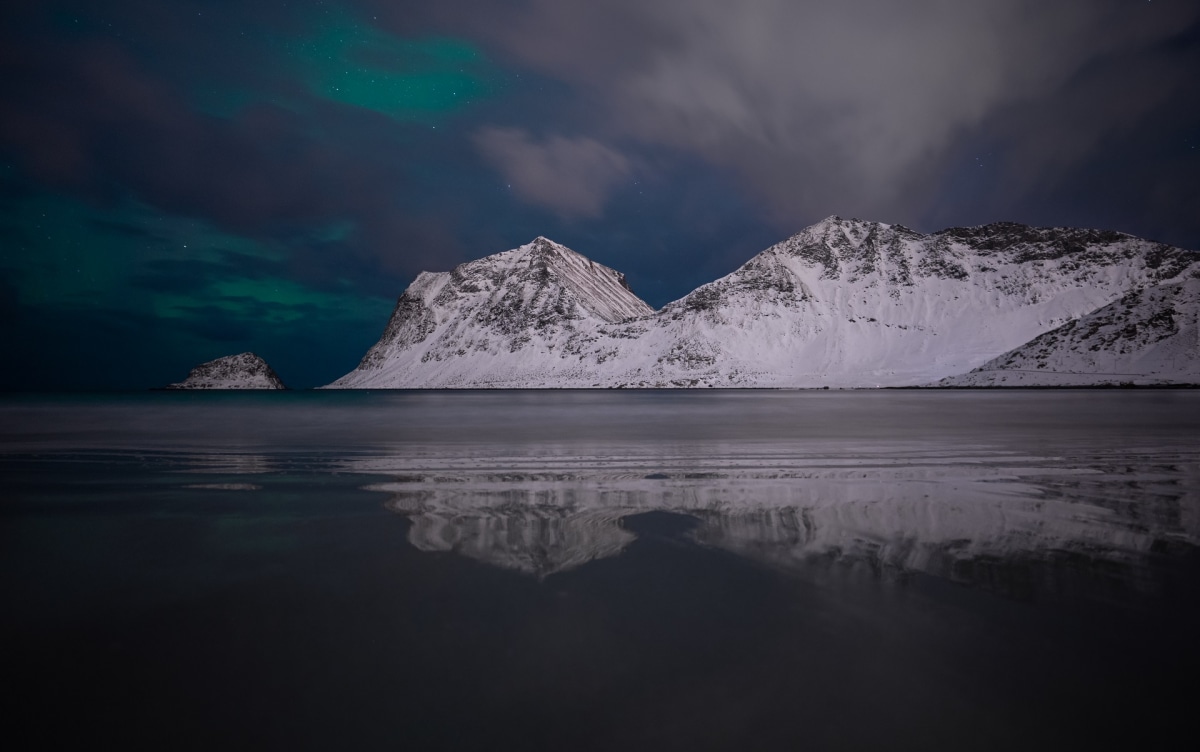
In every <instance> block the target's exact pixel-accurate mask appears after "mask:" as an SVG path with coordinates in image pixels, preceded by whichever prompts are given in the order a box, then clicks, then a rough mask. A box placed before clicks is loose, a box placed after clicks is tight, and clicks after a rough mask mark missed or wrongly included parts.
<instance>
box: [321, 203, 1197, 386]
mask: <svg viewBox="0 0 1200 752" xmlns="http://www.w3.org/2000/svg"><path fill="white" fill-rule="evenodd" d="M1189 276H1200V262H1198V260H1197V257H1196V255H1195V254H1194V253H1192V252H1189V251H1185V250H1182V249H1178V248H1172V247H1170V246H1166V245H1164V244H1161V243H1153V242H1151V241H1146V240H1142V239H1139V238H1135V237H1133V236H1130V235H1126V234H1123V233H1119V232H1115V231H1108V230H1090V229H1078V228H1036V227H1027V226H1025V225H1020V224H1017V223H1012V222H998V223H993V224H990V225H981V226H979V227H972V228H948V229H946V230H942V231H939V232H936V233H932V234H928V235H926V234H922V233H919V232H916V231H914V230H911V229H909V228H906V227H903V226H901V225H888V224H884V223H879V222H869V221H863V220H857V219H849V220H847V219H842V218H840V217H837V216H832V217H828V218H826V219H824V220H822V221H821V222H818V223H816V224H814V225H812V226H810V227H808V228H805V229H803V230H801V231H800V232H798V233H796V234H794V235H792V236H791V237H789V238H787V239H786V240H784V241H782V242H780V243H777V244H775V245H773V246H771V247H770V248H767V249H766V250H764V251H762V252H761V253H759V254H757V255H755V256H754V257H753V258H751V259H750V260H748V261H747V262H746V263H744V264H742V265H741V266H740V267H738V268H737V269H735V270H734V271H733V272H731V273H730V274H727V275H725V276H723V277H721V278H719V279H716V280H713V281H712V282H709V283H707V284H704V285H701V286H700V287H698V288H696V289H695V290H693V291H692V292H690V293H688V294H687V295H685V296H683V297H682V298H680V299H678V300H676V301H672V302H670V303H668V304H666V305H665V306H663V307H662V308H661V309H659V310H657V311H655V310H653V309H652V308H651V307H650V306H649V305H647V304H646V303H645V302H644V301H642V300H641V299H639V298H637V297H636V295H634V294H633V293H632V291H630V290H629V286H628V283H627V282H626V281H625V280H624V276H623V275H621V274H620V272H617V271H616V270H613V269H610V268H609V267H606V266H603V265H601V264H598V263H596V262H594V261H592V260H590V259H588V258H587V257H585V256H583V255H581V254H578V253H576V252H574V251H572V250H570V249H568V248H566V247H565V246H563V245H561V244H558V243H555V242H553V241H550V240H548V239H546V238H537V239H535V240H534V241H532V242H531V243H528V244H526V245H523V246H520V247H519V248H517V249H513V250H511V251H505V252H503V253H499V254H494V255H492V256H487V257H484V258H482V259H478V260H476V261H472V262H467V263H466V264H462V265H460V266H458V267H456V268H455V269H454V270H452V271H450V272H439V273H427V272H426V273H422V274H421V275H419V276H418V277H417V279H416V280H415V281H414V282H413V284H412V285H410V286H409V288H408V289H407V290H406V291H405V292H404V294H402V295H401V296H400V299H399V300H398V302H397V306H396V309H395V311H394V312H393V315H392V318H391V320H390V321H389V323H388V326H387V328H386V329H385V332H384V336H383V337H381V339H380V340H379V342H378V343H377V344H376V345H375V346H374V347H372V348H371V350H369V351H368V353H367V355H366V356H364V358H363V360H362V362H361V363H360V364H359V366H358V367H357V368H355V369H354V370H353V371H351V372H350V373H348V374H346V375H345V376H343V377H342V378H340V379H338V380H337V381H335V382H333V383H332V384H330V385H329V386H330V387H332V388H423V387H433V388H436V387H445V388H473V387H498V388H513V387H543V388H544V387H689V386H709V387H714V386H724V387H785V388H786V387H820V386H838V387H863V386H906V385H922V384H932V383H935V382H938V381H939V380H941V379H944V378H947V377H951V376H956V375H961V374H965V373H967V372H969V371H971V370H972V369H975V368H978V367H979V366H981V365H983V364H984V363H986V362H988V361H990V360H992V359H994V358H996V357H998V356H1000V355H1002V354H1004V353H1006V352H1009V351H1012V350H1014V349H1016V348H1019V347H1020V346H1022V345H1024V344H1025V343H1027V342H1029V341H1030V340H1032V339H1034V338H1036V337H1038V336H1040V335H1042V334H1044V333H1046V332H1048V331H1051V330H1053V329H1055V328H1057V327H1060V326H1063V325H1064V324H1066V323H1067V322H1070V321H1073V320H1076V319H1079V318H1080V317H1082V316H1085V315H1087V314H1089V313H1091V312H1093V311H1096V310H1098V309H1100V308H1102V307H1104V306H1105V305H1108V304H1110V303H1112V302H1113V301H1115V300H1117V299H1119V298H1121V297H1122V296H1123V295H1126V294H1128V293H1130V292H1131V291H1133V290H1136V289H1140V288H1147V287H1154V286H1157V285H1162V284H1168V283H1178V282H1182V281H1183V280H1184V279H1185V278H1186V277H1189ZM1188 374H1190V372H1188ZM1188 374H1184V375H1188ZM1168 378H1171V377H1168ZM1193 380H1200V379H1196V378H1195V377H1193Z"/></svg>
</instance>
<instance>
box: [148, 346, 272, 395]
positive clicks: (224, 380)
mask: <svg viewBox="0 0 1200 752" xmlns="http://www.w3.org/2000/svg"><path fill="white" fill-rule="evenodd" d="M286 388H287V387H285V386H284V385H283V382H282V381H280V380H279V377H278V376H277V375H275V371H273V370H272V369H271V366H269V365H267V362H266V361H265V360H263V359H262V358H260V357H258V356H257V355H255V354H254V353H250V352H244V353H240V354H238V355H226V356H225V357H223V358H217V359H216V360H210V361H208V362H207V363H201V364H200V365H198V366H196V367H195V368H193V369H192V370H191V372H190V373H188V377H187V378H186V379H184V380H183V381H181V382H179V383H176V384H170V385H168V386H167V389H286Z"/></svg>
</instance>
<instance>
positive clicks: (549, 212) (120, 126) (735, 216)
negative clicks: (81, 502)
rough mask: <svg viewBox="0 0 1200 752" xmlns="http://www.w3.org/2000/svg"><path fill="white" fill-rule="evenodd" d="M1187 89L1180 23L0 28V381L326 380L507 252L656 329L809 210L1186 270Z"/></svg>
mask: <svg viewBox="0 0 1200 752" xmlns="http://www.w3.org/2000/svg"><path fill="white" fill-rule="evenodd" d="M1198 69H1200V5H1197V4H1196V3H1195V2H1194V0H1154V2H1137V1H1135V0H1059V1H1058V2H1035V1H1034V0H976V1H975V2H949V1H948V0H908V1H906V2H894V0H841V1H840V2H834V1H833V0H807V1H806V2H793V1H791V0H744V1H743V2H740V3H731V2H726V1H725V0H654V2H645V1H644V0H606V1H605V2H592V1H590V0H505V1H504V2H495V0H444V1H443V2H439V3H429V2H422V1H418V0H414V1H413V2H397V1H396V0H344V1H343V2H340V3H339V2H324V3H296V2H294V1H290V0H261V1H259V2H253V3H237V2H230V1H228V0H112V1H111V2H104V3H95V2H86V1H85V0H12V1H11V2H9V3H5V4H4V5H3V6H0V219H2V221H0V266H3V271H4V275H3V276H4V279H3V280H0V282H2V287H0V292H3V294H4V296H5V297H4V300H3V301H0V315H3V317H4V320H5V321H6V322H11V325H10V326H9V327H8V330H9V333H8V340H7V341H6V345H8V349H7V350H6V352H8V353H10V354H12V355H13V356H14V357H18V356H19V357H20V358H22V359H24V360H26V361H30V362H32V361H34V360H36V359H38V358H41V359H42V360H40V361H38V363H39V364H40V365H38V366H37V367H36V368H33V369H32V370H26V371H23V372H21V373H20V374H17V373H15V372H14V374H10V375H8V376H6V379H7V380H5V381H3V384H5V385H8V386H12V385H13V384H17V383H18V382H21V383H43V382H42V381H40V380H42V379H49V381H46V382H44V383H45V384H47V385H55V384H58V385H76V386H78V385H82V384H83V383H84V382H85V381H87V382H88V383H91V384H94V385H119V384H127V385H136V386H144V385H154V384H155V383H165V382H166V381H167V380H174V379H178V378H180V377H181V376H182V375H183V374H185V373H186V371H187V368H188V367H190V366H191V365H194V364H195V363H196V362H199V361H201V360H206V359H210V358H212V357H217V356H219V355H223V354H227V353H228V352H231V351H241V350H254V351H256V352H259V353H260V354H262V355H264V357H267V359H268V360H269V361H270V362H271V363H272V365H274V366H275V367H276V368H277V370H279V371H280V373H281V374H283V376H284V378H285V379H286V380H287V381H288V383H294V384H299V385H306V384H317V383H324V382H327V381H329V380H332V379H333V378H336V377H337V376H339V375H341V374H342V373H344V372H345V371H346V370H348V369H349V368H351V367H352V366H353V365H354V363H355V362H356V360H357V359H358V357H359V356H361V354H362V352H363V351H365V349H366V348H367V347H368V346H369V345H370V344H371V342H372V341H373V339H374V338H375V337H377V336H378V334H379V332H380V331H381V330H382V328H383V326H384V323H385V320H386V310H384V309H385V308H387V305H386V302H387V300H388V299H394V296H395V295H397V294H398V293H399V292H400V291H401V290H402V289H403V287H404V285H405V284H406V283H407V282H408V281H409V280H411V278H412V277H413V276H414V275H415V274H416V273H417V272H418V271H421V270H429V271H442V270H446V269H449V268H451V267H453V266H454V265H455V264H456V263H459V262H461V261H465V260H467V259H469V258H475V257H479V256H482V255H485V254H488V253H495V252H497V251H501V250H505V249H508V248H512V247H515V246H516V245H518V244H520V243H523V242H527V241H528V240H530V239H532V238H533V237H535V236H537V235H548V236H550V237H553V238H555V239H556V240H559V241H560V242H564V243H566V244H568V245H570V246H572V247H574V248H575V249H576V250H579V251H580V252H583V253H586V254H588V255H590V256H592V257H594V258H596V259H597V260H598V261H600V262H601V263H605V264H608V265H611V266H614V267H617V268H619V269H621V270H623V271H625V272H626V273H627V274H628V275H629V279H630V282H631V284H632V285H633V287H634V288H635V289H636V290H637V291H638V292H639V294H641V295H643V296H644V297H645V298H646V299H648V300H649V301H650V302H652V303H654V304H658V305H661V304H663V303H665V302H668V301H669V300H671V299H674V298H677V297H679V296H682V295H683V294H685V293H687V292H688V291H689V290H690V289H691V288H692V287H693V286H695V285H697V284H700V283H702V282H705V281H708V280H711V279H713V278H715V277H717V276H720V275H721V274H724V273H728V272H729V271H730V270H732V269H733V268H734V267H736V266H737V265H738V264H739V263H741V262H743V261H745V260H746V259H747V258H748V257H749V256H751V255H752V254H753V253H755V252H757V251H759V250H761V249H762V248H764V247H766V246H767V245H769V244H770V243H771V242H774V241H777V240H779V239H780V238H781V236H783V235H784V234H785V233H788V232H792V231H795V230H798V229H800V228H801V227H803V226H804V225H806V224H808V223H810V222H812V221H815V220H817V219H819V218H821V217H822V216H825V215H828V214H834V213H836V214H841V215H848V216H861V217H865V218H870V219H878V220H883V221H892V222H903V223H905V224H908V225H910V226H914V227H917V228H919V229H923V230H934V229H939V228H941V227H945V226H951V225H966V224H979V223H983V222H990V221H995V220H998V219H1012V220H1016V221H1023V222H1028V223H1035V224H1078V225H1086V226H1095V227H1105V228H1113V229H1119V230H1124V231H1127V232H1132V233H1134V234H1139V235H1143V236H1147V237H1152V238H1154V239H1157V240H1163V241H1166V242H1170V243H1174V244H1176V245H1182V246H1185V247H1197V246H1200V187H1198V186H1200V182H1198V181H1197V180H1196V179H1195V176H1196V175H1197V174H1200V77H1197V76H1195V75H1194V73H1193V71H1195V70H1198ZM68 272H69V273H68ZM377 307H378V308H380V311H381V312H380V314H379V321H378V322H376V323H367V321H366V320H367V319H369V318H371V317H372V316H374V315H375V313H374V312H373V311H374V309H375V308H377ZM132 364H138V365H137V366H136V367H135V365H132ZM131 369H133V370H138V369H141V370H138V373H139V374H141V375H139V376H138V377H136V378H134V377H133V376H130V374H129V372H130V370H131ZM72 379H74V381H72ZM88 380H90V381H88Z"/></svg>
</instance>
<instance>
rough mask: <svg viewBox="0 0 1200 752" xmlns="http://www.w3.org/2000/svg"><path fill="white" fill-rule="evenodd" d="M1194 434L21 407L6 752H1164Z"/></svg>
mask: <svg viewBox="0 0 1200 752" xmlns="http://www.w3.org/2000/svg"><path fill="white" fill-rule="evenodd" d="M1197 436H1200V391H1197V390H1191V391H1187V390H1172V391H1162V392H1152V391H1128V390H1112V391H1107V392H1095V391H1093V392H1081V391H1062V392H1048V391H1047V392H968V391H964V392H882V391H881V392H853V393H851V392H845V393H838V392H833V391H831V392H825V393H820V392H754V393H748V392H719V393H701V392H686V393H683V392H678V393H677V392H660V393H620V392H607V393H597V392H562V393H559V392H537V393H532V392H529V393H526V392H508V393H475V392H471V393H454V394H450V393H385V394H365V393H363V394H357V393H356V394H344V393H339V394H326V393H272V394H269V395H261V394H257V395H228V394H194V393H191V394H176V393H163V394H151V395H115V396H112V395H105V396H71V397H42V396H36V397H35V396H30V397H24V396H10V397H7V398H5V399H3V400H0V480H2V481H3V488H2V489H0V490H2V491H3V493H0V502H2V503H0V515H2V517H0V523H3V527H2V528H0V529H2V530H3V533H4V545H3V546H0V599H2V600H3V602H4V603H5V604H6V606H7V610H6V612H5V619H3V620H0V639H3V640H4V642H5V644H6V645H9V646H10V647H11V650H10V653H11V654H12V657H11V659H10V660H9V661H8V662H7V663H6V664H5V669H6V671H7V673H6V678H8V679H9V683H10V684H11V685H12V686H14V687H17V688H18V689H19V691H18V692H17V698H16V700H15V701H14V703H13V704H12V707H11V708H10V710H11V712H10V716H11V717H12V718H13V719H14V724H15V730H14V734H13V735H14V736H16V737H17V738H37V739H39V740H41V741H42V742H43V746H46V747H67V746H69V745H71V744H75V743H77V739H78V738H81V736H86V737H88V738H96V739H104V740H106V741H108V742H109V743H110V744H115V745H117V746H123V747H129V748H135V749H141V748H147V749H150V748H153V749H247V748H248V749H275V748H280V749H385V748H386V749H392V748H414V749H421V750H426V749H428V750H435V749H443V750H483V749H495V748H496V747H498V746H499V747H508V746H517V745H520V746H521V748H523V749H530V750H543V749H544V750H551V749H554V750H558V749H571V750H611V749H622V750H659V749H690V750H691V749H695V750H699V749H779V750H786V749H920V750H927V749H972V750H982V749H994V750H1011V749H1022V750H1032V749H1038V750H1041V749H1045V750H1058V749H1073V748H1143V747H1152V748H1158V747H1165V746H1166V745H1167V744H1168V743H1169V742H1170V743H1174V741H1175V740H1176V739H1177V738H1179V737H1181V736H1182V737H1183V738H1186V737H1187V736H1189V735H1192V734H1193V729H1192V728H1191V725H1192V724H1191V718H1192V713H1193V711H1194V708H1195V702H1196V691H1195V689H1194V686H1195V676H1196V675H1197V674H1198V672H1200V650H1197V648H1196V647H1195V635H1196V634H1197V633H1198V631H1200V601H1198V600H1197V598H1196V593H1197V592H1200V556H1198V555H1197V554H1198V552H1200V497H1198V494H1200V445H1198V442H1197V441H1196V437H1197ZM64 719H65V720H64Z"/></svg>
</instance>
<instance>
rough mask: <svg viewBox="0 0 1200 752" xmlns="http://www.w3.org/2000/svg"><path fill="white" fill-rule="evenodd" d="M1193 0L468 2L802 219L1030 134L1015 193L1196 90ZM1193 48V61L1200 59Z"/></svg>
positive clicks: (906, 189)
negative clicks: (1184, 39) (1183, 43)
mask: <svg viewBox="0 0 1200 752" xmlns="http://www.w3.org/2000/svg"><path fill="white" fill-rule="evenodd" d="M1198 18H1200V5H1197V4H1196V3H1194V2H1190V0H1176V1H1171V0H1163V1H1162V2H1154V3H1137V2H1128V1H1124V0H1064V1H1063V2H1054V3H1045V2H1040V1H1037V0H1024V1H1021V0H981V1H980V2H970V3H953V2H944V1H943V0H913V1H912V2H904V3H897V2H893V1H892V0H849V1H847V0H836V1H834V0H823V1H822V0H818V1H815V2H805V3H796V2H791V1H790V0H747V1H746V2H741V3H736V4H735V3H727V2H723V1H722V0H662V1H661V2H654V3H644V2H641V1H640V0H612V1H610V2H606V3H592V2H587V1H586V0H527V1H526V2H520V3H514V4H505V5H504V7H503V9H502V10H499V9H498V10H495V11H493V12H491V13H489V12H487V9H486V8H481V9H479V12H478V13H475V14H472V15H469V16H467V15H463V16H461V17H458V18H456V19H454V20H453V21H448V22H454V23H458V24H464V23H465V24H467V25H468V26H469V27H470V28H471V29H473V30H474V33H477V34H480V35H484V36H486V37H488V38H490V39H492V40H493V42H494V44H496V45H497V46H498V48H500V49H502V50H503V51H504V52H505V53H506V54H507V55H509V56H511V57H512V59H514V60H517V61H520V62H521V63H522V64H523V65H526V66H529V67H531V68H533V69H535V70H537V71H539V72H541V73H543V74H545V75H548V76H556V77H559V78H561V79H562V80H565V81H568V82H570V83H571V84H572V85H574V86H577V87H579V88H580V89H581V90H583V91H586V96H585V98H586V99H590V100H591V101H594V102H598V103H599V106H597V107H595V108H594V111H595V112H596V113H597V114H598V115H599V116H600V117H601V118H602V120H601V123H600V124H599V129H602V130H600V131H599V132H600V133H601V134H602V135H603V136H607V137H610V138H611V137H625V138H636V139H639V140H641V141H642V142H644V143H648V144H657V145H662V146H668V147H672V148H677V149H682V150H687V151H689V152H693V153H696V154H699V155H701V156H703V158H705V159H707V160H709V161H710V162H712V163H713V164H716V165H720V166H724V167H727V168H729V169H732V170H734V171H735V172H736V173H738V174H739V175H740V176H741V177H742V179H743V180H744V181H745V183H746V184H747V185H748V186H750V187H751V188H752V190H754V191H755V192H756V193H757V194H758V195H759V196H760V198H761V199H762V200H763V201H764V202H765V203H766V205H767V206H768V207H769V208H770V209H771V210H772V211H773V214H774V216H775V217H777V218H778V219H779V220H780V222H781V223H782V224H784V225H789V224H794V223H795V221H796V217H813V216H817V215H823V214H828V213H835V212H837V213H846V214H850V213H853V214H859V215H863V216H868V217H878V218H881V219H892V220H897V221H899V220H905V221H909V222H914V223H916V222H917V221H918V220H919V219H921V218H922V217H924V216H925V214H926V213H927V212H928V211H929V210H930V208H931V207H932V206H934V205H935V204H936V203H937V201H938V199H939V196H938V192H939V191H940V190H942V188H943V179H944V177H945V173H946V172H947V170H949V169H951V168H952V165H949V164H948V163H947V160H948V159H949V158H950V157H951V156H952V155H954V154H955V153H956V146H957V145H959V144H960V143H961V142H962V141H964V140H966V139H971V138H972V137H976V136H979V135H980V134H986V135H988V136H989V137H991V138H994V139H999V140H1001V141H1003V142H1004V143H1005V144H1007V145H1009V146H1011V151H1010V153H1009V158H1010V160H1011V163H1010V164H1009V166H1008V170H1007V173H1006V177H1007V178H1009V180H1010V181H1011V182H1010V183H1009V184H1008V187H1007V188H1006V190H1005V191H1004V195H1002V196H1001V197H1000V200H1001V201H1002V202H1003V201H1008V202H1010V203H1011V202H1012V200H1013V198H1014V197H1016V196H1018V195H1020V194H1021V193H1022V192H1025V191H1028V190H1030V189H1031V186H1035V185H1038V184H1043V183H1046V182H1053V181H1055V180H1058V179H1060V178H1061V177H1062V175H1063V174H1064V173H1065V172H1067V171H1069V170H1071V169H1074V168H1076V167H1077V166H1079V165H1080V164H1082V163H1084V162H1086V161H1088V160H1089V159H1092V158H1094V157H1095V156H1096V155H1097V152H1098V150H1099V149H1103V148H1105V146H1106V144H1108V142H1109V141H1110V140H1111V139H1112V138H1115V137H1119V136H1120V135H1121V134H1122V133H1126V132H1128V131H1129V130H1130V129H1132V128H1134V127H1136V126H1138V125H1139V124H1141V123H1143V122H1144V121H1145V120H1146V119H1147V118H1151V117H1155V116H1164V115H1166V114H1167V113H1169V111H1170V109H1171V108H1172V106H1173V105H1174V104H1175V103H1177V102H1179V101H1181V100H1186V99H1188V98H1191V99H1193V100H1194V99H1195V98H1196V94H1197V84H1196V80H1195V79H1196V77H1195V75H1194V73H1193V72H1192V71H1194V70H1196V65H1195V63H1196V62H1197V61H1196V60H1195V54H1194V47H1193V48H1189V49H1188V50H1187V51H1185V52H1183V53H1180V51H1179V50H1177V49H1175V50H1173V49H1171V42H1172V40H1173V39H1175V38H1176V37H1177V36H1178V35H1179V34H1180V33H1181V32H1182V31H1184V30H1187V29H1188V28H1189V27H1192V26H1193V25H1194V24H1195V23H1196V21H1197V19H1198ZM1188 63H1191V64H1190V65H1189V64H1188Z"/></svg>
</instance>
